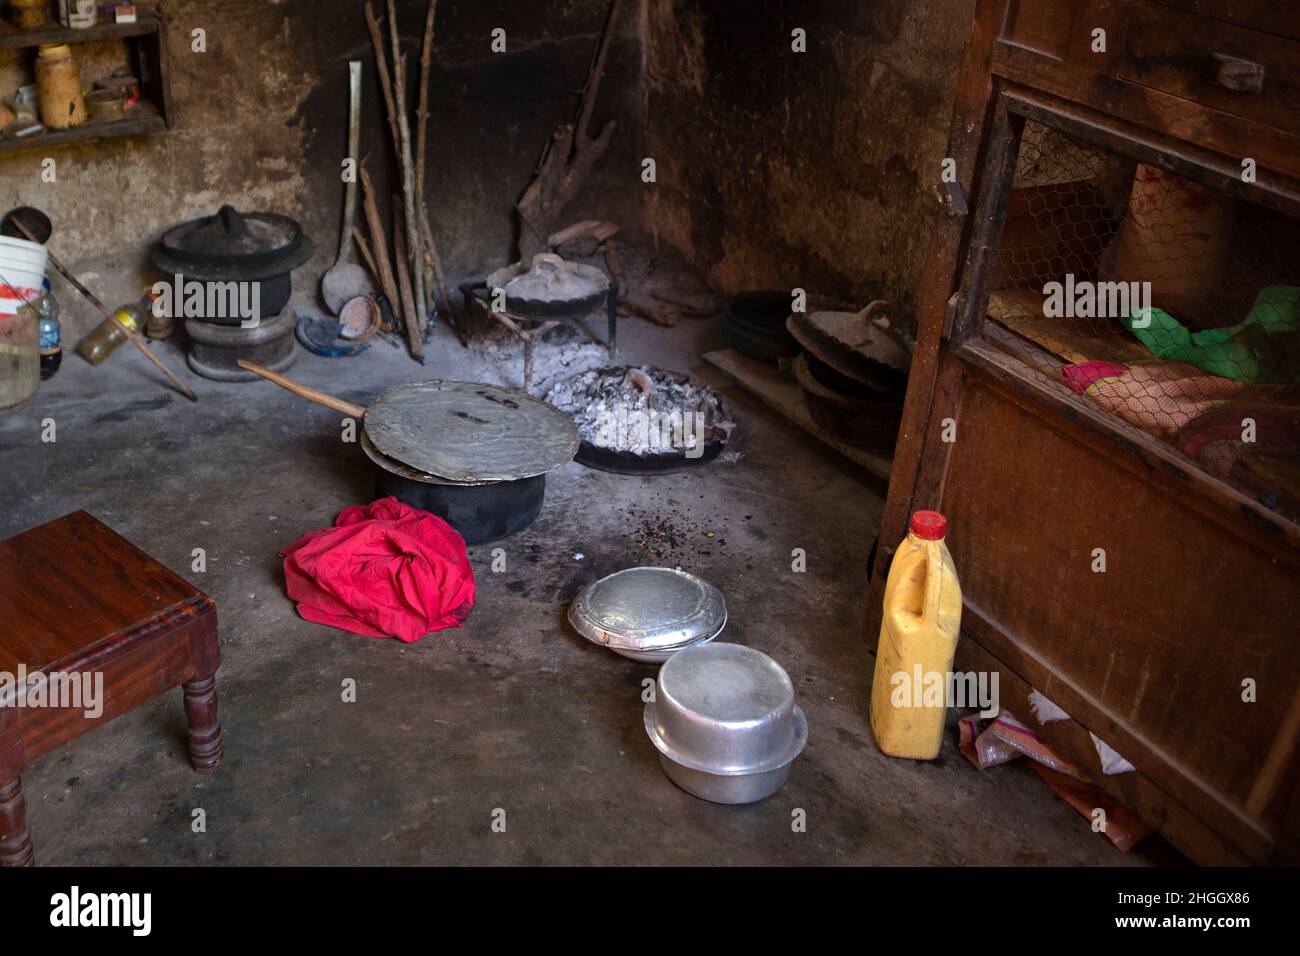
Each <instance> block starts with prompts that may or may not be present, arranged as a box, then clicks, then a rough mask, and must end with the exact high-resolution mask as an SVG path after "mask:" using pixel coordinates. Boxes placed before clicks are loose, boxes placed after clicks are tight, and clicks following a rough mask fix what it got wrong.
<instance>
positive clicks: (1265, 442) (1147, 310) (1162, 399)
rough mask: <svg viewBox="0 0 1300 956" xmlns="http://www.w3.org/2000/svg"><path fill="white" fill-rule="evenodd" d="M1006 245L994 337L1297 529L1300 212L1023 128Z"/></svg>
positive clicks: (1081, 398) (997, 281)
mask: <svg viewBox="0 0 1300 956" xmlns="http://www.w3.org/2000/svg"><path fill="white" fill-rule="evenodd" d="M998 248H999V258H998V262H997V264H996V266H995V268H994V270H993V273H992V280H991V282H990V285H989V290H990V294H989V304H988V310H987V315H988V317H989V319H991V320H993V324H992V325H991V326H990V325H987V324H986V326H985V335H986V337H987V338H989V339H990V340H992V341H994V342H995V343H997V344H998V345H1000V346H1001V347H1003V348H1005V349H1007V350H1008V351H1010V352H1012V353H1013V354H1015V355H1016V357H1017V358H1019V359H1021V360H1022V361H1024V362H1026V363H1027V364H1028V365H1029V366H1030V368H1031V370H1032V374H1033V375H1034V376H1035V377H1037V378H1038V379H1040V380H1041V381H1042V382H1043V383H1045V384H1046V385H1048V387H1050V388H1052V389H1053V390H1056V391H1059V392H1060V393H1061V394H1063V395H1068V396H1070V397H1071V400H1073V401H1078V402H1087V403H1090V404H1091V405H1093V406H1095V407H1097V408H1100V409H1102V410H1104V411H1105V412H1106V413H1108V414H1110V415H1112V416H1114V418H1115V419H1116V427H1119V428H1132V429H1138V430H1140V431H1142V432H1144V433H1146V434H1148V435H1151V436H1154V437H1155V438H1157V439H1159V440H1161V441H1163V442H1165V443H1167V444H1168V445H1170V446H1172V447H1174V448H1175V449H1177V450H1178V451H1179V452H1180V453H1182V454H1183V455H1186V456H1187V457H1188V458H1189V459H1191V460H1193V461H1194V462H1196V463H1197V465H1198V466H1199V467H1201V468H1202V469H1204V470H1206V471H1208V472H1210V473H1211V474H1214V475H1216V476H1218V477H1220V478H1222V479H1224V480H1226V481H1228V482H1229V483H1230V484H1233V485H1234V486H1236V487H1238V488H1239V489H1240V490H1242V491H1244V492H1245V493H1247V494H1249V495H1250V496H1251V497H1253V498H1255V499H1256V500H1258V501H1260V502H1262V503H1263V504H1265V505H1266V506H1267V507H1270V508H1274V509H1276V510H1278V511H1280V512H1282V513H1284V514H1285V515H1286V516H1287V517H1289V518H1291V519H1292V520H1300V228H1297V222H1296V221H1295V220H1294V219H1291V218H1289V217H1287V216H1285V215H1284V214H1282V213H1279V212H1275V211H1273V210H1271V209H1267V208H1265V207H1263V206H1259V205H1255V204H1253V203H1250V202H1246V201H1242V200H1239V199H1234V198H1233V197H1231V196H1229V195H1227V194H1226V193H1222V192H1219V191H1216V190H1214V189H1211V188H1209V187H1207V186H1204V185H1201V184H1200V183H1197V182H1193V181H1192V180H1189V179H1185V178H1182V177H1180V176H1177V175H1175V174H1174V173H1172V172H1170V171H1168V170H1165V169H1161V168H1158V167H1156V166H1153V165H1148V164H1146V163H1142V162H1138V161H1136V160H1133V159H1131V158H1127V157H1125V156H1122V155H1119V154H1117V153H1112V152H1108V151H1106V150H1102V149H1099V148H1096V147H1093V146H1091V145H1090V144H1087V143H1084V142H1082V141H1080V140H1077V139H1074V138H1072V137H1071V136H1069V135H1068V134H1065V133H1063V132H1061V131H1059V130H1056V129H1053V128H1051V127H1048V126H1044V125H1042V124H1040V123H1036V122H1034V121H1026V123H1025V127H1024V132H1023V135H1022V138H1021V143H1020V150H1019V154H1018V157H1017V164H1016V173H1015V177H1014V180H1013V184H1012V189H1011V195H1010V197H1009V202H1008V205H1007V214H1006V219H1005V223H1004V226H1003V230H1002V234H1001V239H1000V243H999V247H998ZM1008 332H1010V333H1012V334H1007V333H1008ZM1121 423H1122V424H1121Z"/></svg>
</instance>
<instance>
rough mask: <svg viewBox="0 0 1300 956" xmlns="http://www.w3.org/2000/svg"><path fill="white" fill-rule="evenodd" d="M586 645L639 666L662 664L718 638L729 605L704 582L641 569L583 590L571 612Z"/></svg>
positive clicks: (672, 571) (671, 572)
mask: <svg viewBox="0 0 1300 956" xmlns="http://www.w3.org/2000/svg"><path fill="white" fill-rule="evenodd" d="M569 623H570V624H572V625H573V628H574V630H576V631H577V632H578V633H579V634H581V635H582V636H583V637H585V638H587V640H589V641H591V642H593V643H595V644H600V645H602V646H604V647H608V648H609V649H610V650H612V651H614V652H615V653H617V654H622V655H623V656H624V657H629V658H631V659H632V660H637V661H651V662H655V661H664V660H667V659H668V658H669V657H671V656H672V655H673V654H675V653H677V652H678V651H680V650H682V649H683V648H686V647H691V646H693V645H696V644H704V643H707V642H709V641H711V640H713V639H714V638H715V637H717V636H718V635H719V634H720V633H722V629H723V628H724V627H726V624H727V605H726V602H725V601H724V600H723V598H722V592H721V591H719V590H718V589H717V588H715V587H714V586H713V585H712V584H709V583H708V582H707V581H704V580H702V579H701V578H697V577H696V576H695V575H693V574H689V573H687V572H686V571H679V570H676V569H673V568H655V567H639V568H626V569H624V570H622V571H616V572H615V573H613V574H611V575H608V576H606V577H603V578H601V579H600V580H599V581H595V582H593V583H592V584H589V585H587V587H585V588H584V589H583V590H582V592H581V593H579V594H578V596H577V598H575V599H574V601H573V604H572V605H570V607H569Z"/></svg>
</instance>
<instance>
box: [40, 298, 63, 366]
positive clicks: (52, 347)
mask: <svg viewBox="0 0 1300 956" xmlns="http://www.w3.org/2000/svg"><path fill="white" fill-rule="evenodd" d="M39 305H40V337H41V379H42V380H44V379H47V378H49V377H50V376H52V375H53V374H54V373H55V372H57V371H58V370H59V365H60V364H61V363H62V362H63V343H62V337H63V334H62V330H61V329H60V327H59V303H58V301H57V300H55V298H54V293H53V292H51V291H50V280H49V279H46V280H45V287H44V290H43V292H42V294H41V301H40V303H39Z"/></svg>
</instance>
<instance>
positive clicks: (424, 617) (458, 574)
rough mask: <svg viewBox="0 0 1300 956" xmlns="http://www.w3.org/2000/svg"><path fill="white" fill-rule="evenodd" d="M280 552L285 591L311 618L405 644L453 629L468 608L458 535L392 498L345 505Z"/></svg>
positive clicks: (470, 595) (470, 591) (469, 576)
mask: <svg viewBox="0 0 1300 956" xmlns="http://www.w3.org/2000/svg"><path fill="white" fill-rule="evenodd" d="M280 553H281V555H282V556H283V557H284V579H285V584H286V585H287V586H288V589H289V597H290V598H291V599H292V600H294V601H297V602H298V613H299V614H301V615H302V616H303V618H305V619H306V620H308V621H315V622H316V623H318V624H328V625H330V626H331V627H341V628H343V629H344V630H345V631H352V632H353V633H355V634H365V635H367V636H368V637H390V636H391V637H396V638H397V639H398V640H401V641H406V642H407V643H408V644H409V643H411V642H412V641H418V640H419V639H420V638H422V637H424V635H426V634H428V633H429V632H430V631H440V630H442V629H443V628H445V627H460V626H461V625H462V624H464V623H465V618H467V617H468V616H469V612H470V609H471V608H472V607H473V606H474V570H473V569H472V568H471V567H470V564H469V555H467V554H466V553H465V542H464V540H463V539H462V538H461V536H460V535H459V534H457V533H456V529H455V528H453V527H452V526H451V525H449V524H447V522H445V521H443V520H442V519H441V518H439V517H438V516H437V515H432V514H429V512H427V511H420V510H419V509H417V508H412V507H411V506H410V505H404V504H402V503H401V502H400V501H398V500H397V499H396V498H381V499H380V500H379V501H376V502H374V503H372V504H369V505H360V506H358V507H355V508H345V509H344V510H343V511H340V512H339V516H338V517H337V518H335V519H334V527H332V528H325V529H324V530H321V531H311V532H309V533H307V534H305V535H303V536H302V537H301V538H299V539H298V540H297V541H295V542H294V543H293V544H291V545H290V546H289V547H287V548H285V549H284V550H283V551H282V552H280Z"/></svg>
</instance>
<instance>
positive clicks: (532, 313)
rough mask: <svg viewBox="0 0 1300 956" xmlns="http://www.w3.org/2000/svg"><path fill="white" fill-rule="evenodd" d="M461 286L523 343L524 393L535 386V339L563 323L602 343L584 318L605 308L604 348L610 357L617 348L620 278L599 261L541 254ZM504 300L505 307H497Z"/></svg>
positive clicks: (469, 299) (467, 296) (469, 298)
mask: <svg viewBox="0 0 1300 956" xmlns="http://www.w3.org/2000/svg"><path fill="white" fill-rule="evenodd" d="M460 291H461V294H462V295H463V296H464V297H465V304H466V307H467V308H468V307H469V306H470V303H474V304H475V305H477V306H478V308H480V309H482V310H483V312H484V313H485V314H486V315H488V316H489V317H490V318H491V319H492V320H493V321H494V322H496V323H498V324H499V325H501V326H502V327H504V328H506V329H507V330H509V331H510V332H511V333H512V334H513V335H514V336H515V337H517V338H518V339H519V340H520V341H521V342H522V343H523V346H524V369H523V388H524V391H525V392H527V391H530V390H531V389H532V387H533V350H534V348H535V347H536V343H537V340H538V339H540V338H541V337H542V336H543V335H545V334H546V333H547V332H549V331H550V330H551V329H553V328H555V327H556V326H557V325H559V324H560V323H561V322H571V323H573V324H575V325H577V326H578V327H579V328H580V329H582V331H583V332H585V333H586V334H587V336H588V337H589V338H591V340H592V341H593V342H596V343H597V344H599V343H600V340H599V339H597V338H596V336H595V335H593V334H592V333H591V331H590V330H589V329H588V328H587V327H586V325H584V324H583V323H582V321H581V320H582V319H584V318H586V317H587V316H588V315H591V314H592V313H594V312H597V311H600V310H601V308H602V307H603V309H604V311H605V314H606V316H607V317H608V320H609V332H608V335H607V336H606V340H605V347H606V348H607V349H608V350H609V357H610V358H611V359H612V358H613V357H614V355H615V352H616V351H617V348H618V305H617V303H618V283H617V282H616V281H612V280H611V279H610V278H609V277H608V276H607V275H605V273H603V272H601V271H600V270H599V269H597V268H596V267H595V266H589V265H584V264H582V263H577V262H569V261H567V260H565V259H561V258H560V257H559V256H557V255H554V254H552V253H539V254H538V255H536V256H534V257H533V259H532V262H531V263H527V264H526V263H523V262H516V263H514V264H512V265H509V266H506V267H504V268H502V269H498V270H497V271H496V272H494V273H492V274H491V275H490V276H488V277H487V279H486V280H484V281H483V282H477V283H465V284H463V285H461V287H460ZM498 292H499V293H502V295H498V294H497V293H498ZM502 299H504V308H496V307H495V306H496V305H499V304H502V302H501V300H502ZM494 300H496V301H494Z"/></svg>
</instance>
